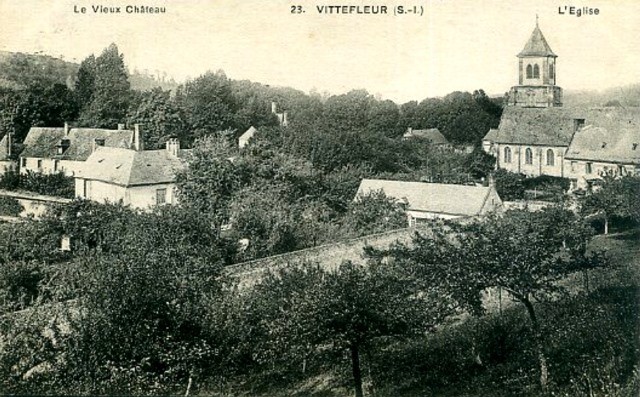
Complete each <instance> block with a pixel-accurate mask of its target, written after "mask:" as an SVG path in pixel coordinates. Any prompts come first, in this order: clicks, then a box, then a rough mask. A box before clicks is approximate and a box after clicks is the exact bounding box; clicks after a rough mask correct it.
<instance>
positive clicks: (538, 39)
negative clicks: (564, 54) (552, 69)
mask: <svg viewBox="0 0 640 397" xmlns="http://www.w3.org/2000/svg"><path fill="white" fill-rule="evenodd" d="M518 56H519V57H534V56H535V57H547V56H550V57H557V55H556V54H554V53H553V51H552V50H551V47H549V43H547V40H546V39H545V38H544V35H543V34H542V31H541V30H540V28H539V27H538V24H537V23H536V27H535V29H533V32H532V33H531V36H530V37H529V41H527V44H525V45H524V48H523V49H522V51H520V53H519V54H518Z"/></svg>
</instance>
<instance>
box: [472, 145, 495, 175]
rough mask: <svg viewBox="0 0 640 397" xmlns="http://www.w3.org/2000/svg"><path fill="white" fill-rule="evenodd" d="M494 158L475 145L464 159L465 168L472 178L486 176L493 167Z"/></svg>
mask: <svg viewBox="0 0 640 397" xmlns="http://www.w3.org/2000/svg"><path fill="white" fill-rule="evenodd" d="M495 165H496V158H495V157H494V156H493V155H491V154H489V153H487V152H485V151H484V150H483V149H482V146H480V145H476V146H474V147H473V151H472V152H471V153H469V155H468V156H467V157H466V159H465V169H466V170H467V171H468V172H469V174H471V176H472V177H473V178H476V179H480V178H486V177H488V176H489V174H490V173H491V172H492V171H493V170H494V169H495Z"/></svg>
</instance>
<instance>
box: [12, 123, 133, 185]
mask: <svg viewBox="0 0 640 397" xmlns="http://www.w3.org/2000/svg"><path fill="white" fill-rule="evenodd" d="M23 145H24V149H23V151H22V153H20V172H21V173H26V172H27V171H33V172H40V173H45V174H51V173H56V172H64V173H65V175H68V176H73V175H74V174H75V172H76V171H77V170H78V169H79V168H80V167H81V165H82V164H83V163H84V162H85V161H86V160H87V158H89V156H90V155H91V153H92V152H93V151H94V150H95V148H96V147H98V146H106V147H114V148H132V147H138V148H142V139H141V136H140V129H139V127H138V125H135V126H134V130H126V129H124V125H123V124H120V125H118V129H117V130H109V129H102V128H69V125H68V124H66V123H65V126H64V127H60V128H57V127H55V128H51V127H32V128H31V129H30V130H29V133H28V134H27V136H26V138H25V140H24V142H23Z"/></svg>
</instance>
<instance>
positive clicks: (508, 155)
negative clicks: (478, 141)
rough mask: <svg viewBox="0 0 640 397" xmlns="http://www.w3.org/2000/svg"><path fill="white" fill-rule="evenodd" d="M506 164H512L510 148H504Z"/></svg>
mask: <svg viewBox="0 0 640 397" xmlns="http://www.w3.org/2000/svg"><path fill="white" fill-rule="evenodd" d="M504 162H505V163H510V162H511V148H510V147H506V148H504Z"/></svg>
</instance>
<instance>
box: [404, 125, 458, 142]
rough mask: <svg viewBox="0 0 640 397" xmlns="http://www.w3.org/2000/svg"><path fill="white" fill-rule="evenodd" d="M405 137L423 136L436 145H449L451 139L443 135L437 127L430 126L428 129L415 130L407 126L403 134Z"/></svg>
mask: <svg viewBox="0 0 640 397" xmlns="http://www.w3.org/2000/svg"><path fill="white" fill-rule="evenodd" d="M402 138H404V139H410V138H422V139H426V140H427V141H429V142H430V143H431V144H432V145H435V146H449V141H447V138H445V137H444V135H442V133H441V132H440V130H439V129H437V128H428V129H426V130H414V129H413V128H411V127H409V128H407V131H406V132H405V133H404V135H403V136H402Z"/></svg>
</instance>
